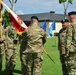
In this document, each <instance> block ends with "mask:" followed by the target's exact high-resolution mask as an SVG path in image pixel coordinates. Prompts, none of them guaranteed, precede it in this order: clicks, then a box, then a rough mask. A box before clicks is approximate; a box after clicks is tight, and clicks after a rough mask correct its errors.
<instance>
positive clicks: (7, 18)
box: [3, 10, 11, 26]
mask: <svg viewBox="0 0 76 75" xmlns="http://www.w3.org/2000/svg"><path fill="white" fill-rule="evenodd" d="M3 20H4V21H6V26H9V25H11V23H10V22H11V18H10V15H9V13H8V12H7V10H5V11H4V14H3Z"/></svg>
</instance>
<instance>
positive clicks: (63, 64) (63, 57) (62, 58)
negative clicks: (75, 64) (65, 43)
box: [60, 54, 68, 75]
mask: <svg viewBox="0 0 76 75" xmlns="http://www.w3.org/2000/svg"><path fill="white" fill-rule="evenodd" d="M60 61H61V64H62V72H63V75H68V70H67V67H66V64H65V55H64V54H61V55H60Z"/></svg>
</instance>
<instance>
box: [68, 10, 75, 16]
mask: <svg viewBox="0 0 76 75" xmlns="http://www.w3.org/2000/svg"><path fill="white" fill-rule="evenodd" d="M68 15H69V16H70V15H76V11H71V12H69V13H68Z"/></svg>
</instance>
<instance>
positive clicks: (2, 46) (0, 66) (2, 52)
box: [0, 44, 4, 70]
mask: <svg viewBox="0 0 76 75" xmlns="http://www.w3.org/2000/svg"><path fill="white" fill-rule="evenodd" d="M3 54H4V44H0V70H2V57H3Z"/></svg>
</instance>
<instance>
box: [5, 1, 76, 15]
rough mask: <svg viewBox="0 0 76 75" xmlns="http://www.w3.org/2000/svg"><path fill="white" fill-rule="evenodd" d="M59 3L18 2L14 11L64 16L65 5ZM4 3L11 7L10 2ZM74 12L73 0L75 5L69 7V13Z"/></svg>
mask: <svg viewBox="0 0 76 75" xmlns="http://www.w3.org/2000/svg"><path fill="white" fill-rule="evenodd" d="M10 1H12V0H10ZM14 1H15V0H14ZM58 1H59V0H17V3H16V4H15V8H14V10H15V11H16V13H17V14H33V13H45V12H50V11H55V13H57V14H63V12H64V8H63V4H59V2H58ZM4 2H5V3H6V5H7V6H9V7H11V5H10V3H9V0H4ZM74 10H76V0H73V4H72V5H71V4H69V7H68V12H69V11H74Z"/></svg>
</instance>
